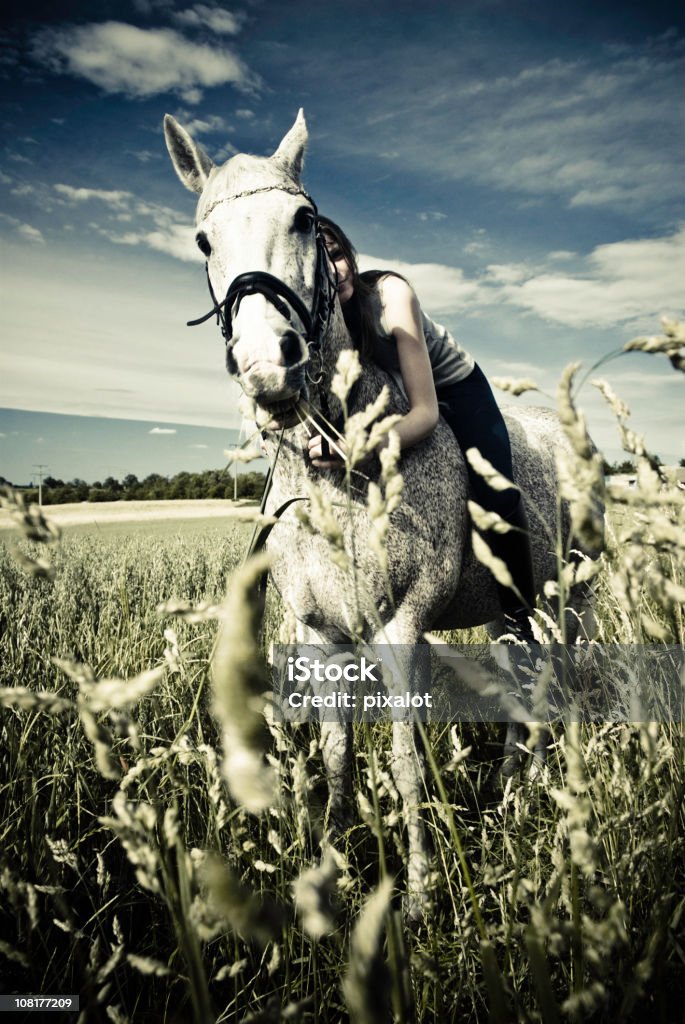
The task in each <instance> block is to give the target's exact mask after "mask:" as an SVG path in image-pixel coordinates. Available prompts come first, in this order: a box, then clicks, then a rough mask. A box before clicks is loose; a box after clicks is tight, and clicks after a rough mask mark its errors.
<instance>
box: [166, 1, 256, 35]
mask: <svg viewBox="0 0 685 1024" xmlns="http://www.w3.org/2000/svg"><path fill="white" fill-rule="evenodd" d="M172 20H173V21H175V22H176V24H177V25H182V26H183V27H184V28H208V29H210V31H212V32H216V33H217V34H218V35H227V36H234V35H236V34H237V33H238V32H240V29H241V28H242V18H241V17H240V16H239V15H237V14H232V13H231V12H230V11H223V10H221V9H220V8H219V7H208V6H207V5H206V4H195V5H194V6H193V7H189V8H187V9H186V10H185V11H176V12H175V13H174V14H173V15H172Z"/></svg>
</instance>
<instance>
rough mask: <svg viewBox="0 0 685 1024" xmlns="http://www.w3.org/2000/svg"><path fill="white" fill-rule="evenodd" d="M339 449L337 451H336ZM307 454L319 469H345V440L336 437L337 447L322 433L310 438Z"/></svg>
mask: <svg viewBox="0 0 685 1024" xmlns="http://www.w3.org/2000/svg"><path fill="white" fill-rule="evenodd" d="M336 449H337V451H336ZM307 454H308V455H309V458H310V459H311V462H312V465H313V466H316V468H317V469H344V468H345V458H344V456H345V442H344V441H342V440H341V439H340V438H336V441H335V448H333V447H332V445H331V443H330V442H329V441H328V440H327V439H326V438H325V437H322V435H321V434H314V436H313V437H310V438H309V442H308V444H307Z"/></svg>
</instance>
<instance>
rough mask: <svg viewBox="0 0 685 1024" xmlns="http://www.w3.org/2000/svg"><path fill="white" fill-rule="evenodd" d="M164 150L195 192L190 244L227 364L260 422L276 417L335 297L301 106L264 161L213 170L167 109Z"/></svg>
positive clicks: (297, 389)
mask: <svg viewBox="0 0 685 1024" xmlns="http://www.w3.org/2000/svg"><path fill="white" fill-rule="evenodd" d="M164 132H165V136H166V142H167V148H168V150H169V154H170V156H171V160H172V163H173V165H174V168H175V169H176V172H177V174H178V176H179V178H180V179H181V181H182V182H183V184H184V185H185V186H186V188H188V189H190V190H191V191H193V192H196V193H199V194H200V200H199V202H198V206H197V214H196V225H197V231H196V236H195V237H196V241H197V244H198V247H199V248H200V250H201V252H202V253H203V255H204V256H205V258H206V260H207V278H208V282H209V289H210V293H211V296H212V299H213V302H214V307H213V309H212V310H211V311H210V312H209V313H208V314H207V315H206V316H205V317H201V318H200V319H199V320H197V321H193V323H201V322H203V321H204V320H206V319H209V317H211V316H212V315H214V314H216V315H217V317H218V319H219V321H220V323H221V326H222V332H223V334H224V338H225V341H226V367H227V369H228V371H229V373H230V374H231V375H232V376H234V377H235V378H236V379H237V380H238V381H239V383H240V385H241V387H242V389H243V391H244V392H245V394H246V395H247V396H248V397H249V398H251V399H252V400H253V402H254V403H256V405H257V407H258V410H259V409H261V411H262V414H261V416H259V415H258V421H259V420H261V421H262V422H266V421H267V420H269V419H272V418H273V417H274V416H276V417H278V418H283V417H286V416H287V412H288V411H289V410H291V409H292V408H293V407H294V405H295V404H296V403H297V401H298V399H299V398H300V397H301V395H302V394H303V393H305V392H306V389H307V368H308V365H309V364H310V363H311V360H312V356H316V355H318V349H319V347H320V345H321V341H322V336H323V334H324V333H325V330H326V328H327V326H328V323H329V321H330V317H331V314H332V309H333V302H334V296H335V282H334V281H333V280H332V278H331V270H330V264H329V262H328V260H327V258H326V252H325V247H324V243H323V239H322V238H321V236H320V234H319V232H318V229H317V211H316V206H315V205H314V203H313V201H312V199H311V198H310V197H309V196H308V195H307V193H306V192H305V190H304V188H303V187H302V184H301V180H300V176H301V173H302V163H303V157H304V150H305V147H306V144H307V126H306V124H305V120H304V116H303V113H302V111H301V110H300V112H299V113H298V116H297V119H296V120H295V123H294V125H293V126H292V128H291V129H290V131H289V132H288V133H287V134H286V135H285V137H284V138H283V140H282V141H281V143H280V145H279V146H278V148H277V150H276V151H275V153H273V155H272V156H270V157H256V156H250V155H247V154H238V155H236V156H234V157H232V158H231V159H230V160H228V161H227V162H226V163H225V164H223V165H222V166H220V167H217V166H215V165H214V163H213V162H212V160H211V159H210V157H209V156H208V155H207V154H206V153H205V151H204V150H203V149H202V147H201V146H200V145H198V143H197V142H195V141H194V140H193V139H192V138H191V136H190V135H189V134H188V132H187V131H186V130H185V129H184V128H182V127H181V125H180V124H178V122H177V121H175V119H174V118H173V117H171V116H170V115H168V114H167V116H166V118H165V119H164Z"/></svg>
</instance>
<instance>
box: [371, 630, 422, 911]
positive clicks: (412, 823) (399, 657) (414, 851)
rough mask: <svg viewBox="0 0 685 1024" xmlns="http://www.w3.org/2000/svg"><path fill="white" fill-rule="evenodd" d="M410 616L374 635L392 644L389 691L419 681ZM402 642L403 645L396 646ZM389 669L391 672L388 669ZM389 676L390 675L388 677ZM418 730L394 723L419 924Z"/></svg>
mask: <svg viewBox="0 0 685 1024" xmlns="http://www.w3.org/2000/svg"><path fill="white" fill-rule="evenodd" d="M411 626H412V623H411V622H410V621H409V617H408V616H407V615H406V614H404V615H402V613H401V612H399V613H398V614H397V615H396V616H395V618H394V619H392V620H391V621H390V622H389V623H388V624H387V625H386V626H385V627H384V628H383V630H381V631H379V633H378V634H377V636H376V637H375V638H374V644H383V645H385V644H388V645H390V644H392V645H393V647H392V648H391V649H390V650H391V651H392V658H393V664H392V666H390V665H389V664H388V661H389V656H388V657H385V658H384V662H385V664H384V681H386V685H387V686H388V689H389V691H392V690H394V689H396V690H397V692H402V693H403V692H404V691H405V690H406V689H409V690H410V691H411V690H413V689H414V685H415V683H416V653H415V644H414V643H410V642H409V641H408V640H407V636H408V635H413V636H414V637H415V636H416V632H415V630H412V628H411ZM395 645H400V646H395ZM388 670H389V671H388ZM388 677H389V678H388ZM417 739H418V737H417V733H416V729H415V727H414V724H413V723H412V722H411V721H406V720H405V721H398V720H395V721H393V723H392V759H391V771H392V776H393V781H394V783H395V786H396V787H397V791H398V793H399V794H400V797H401V799H402V818H403V821H404V826H405V829H406V833H407V845H408V850H409V857H408V861H407V898H406V906H405V910H406V918H407V921H408V922H410V923H420V922H421V921H423V920H424V919H425V917H426V912H427V906H428V901H429V896H428V873H429V861H430V857H429V843H428V837H427V834H426V827H425V824H424V821H423V818H422V815H421V812H420V806H421V804H422V803H423V802H424V800H425V792H426V784H425V765H424V756H423V751H422V749H421V746H420V743H418V742H417Z"/></svg>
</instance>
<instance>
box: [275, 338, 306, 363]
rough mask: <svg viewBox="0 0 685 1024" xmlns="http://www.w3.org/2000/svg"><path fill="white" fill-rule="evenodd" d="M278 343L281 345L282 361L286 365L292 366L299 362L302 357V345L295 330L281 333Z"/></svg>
mask: <svg viewBox="0 0 685 1024" xmlns="http://www.w3.org/2000/svg"><path fill="white" fill-rule="evenodd" d="M279 345H280V346H281V353H282V355H283V362H284V363H285V365H286V366H293V365H294V364H295V363H299V362H300V360H301V359H302V347H301V345H300V339H299V337H298V335H297V334H295V331H286V332H285V334H282V335H281V337H280V338H279Z"/></svg>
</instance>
